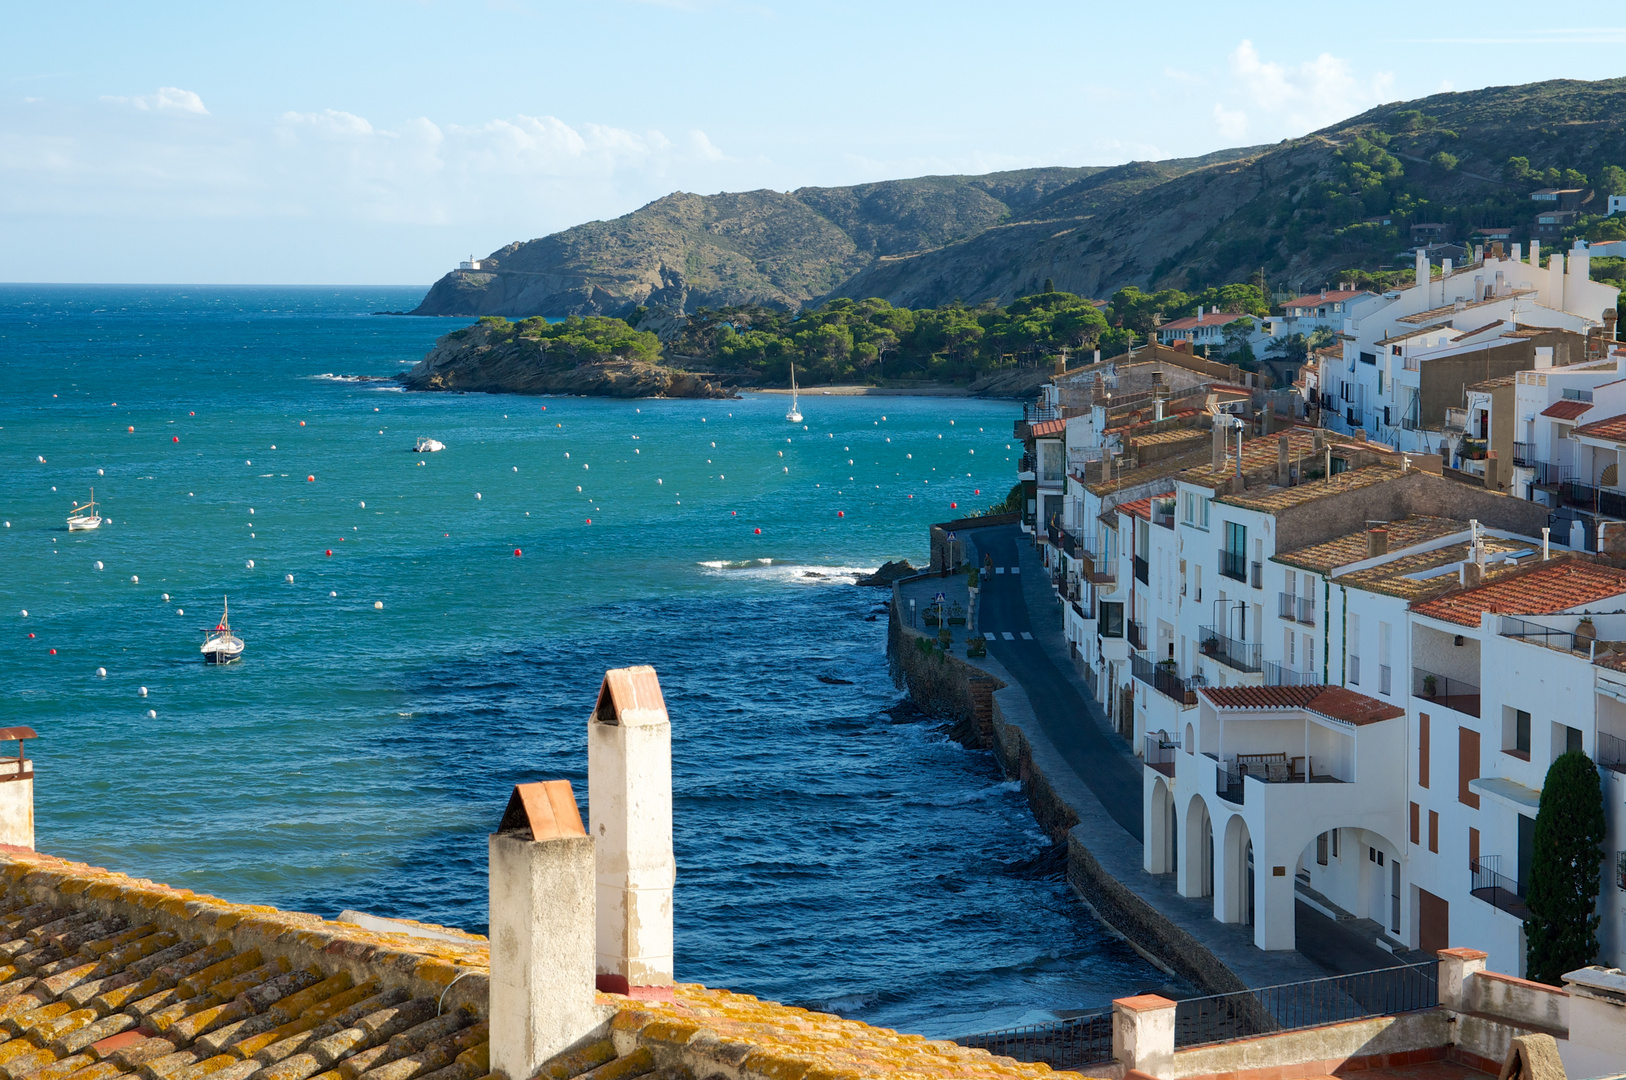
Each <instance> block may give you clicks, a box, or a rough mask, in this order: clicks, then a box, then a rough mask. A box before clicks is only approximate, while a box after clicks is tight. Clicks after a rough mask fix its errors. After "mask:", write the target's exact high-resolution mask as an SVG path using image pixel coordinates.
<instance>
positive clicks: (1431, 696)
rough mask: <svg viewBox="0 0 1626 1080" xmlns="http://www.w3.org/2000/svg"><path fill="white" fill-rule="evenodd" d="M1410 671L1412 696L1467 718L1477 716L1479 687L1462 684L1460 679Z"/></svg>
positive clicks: (1429, 672)
mask: <svg viewBox="0 0 1626 1080" xmlns="http://www.w3.org/2000/svg"><path fill="white" fill-rule="evenodd" d="M1411 670H1412V688H1411V692H1412V694H1413V695H1414V696H1416V697H1420V698H1426V699H1427V700H1429V701H1432V702H1434V703H1435V704H1436V705H1442V706H1444V707H1445V708H1447V709H1455V710H1457V712H1460V713H1467V714H1468V715H1469V716H1478V715H1479V687H1477V686H1475V685H1474V684H1473V683H1468V682H1463V681H1462V680H1461V679H1448V678H1446V677H1445V676H1444V675H1436V674H1435V673H1434V672H1432V671H1424V670H1423V669H1422V668H1412V669H1411Z"/></svg>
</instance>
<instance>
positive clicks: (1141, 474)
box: [1085, 449, 1209, 495]
mask: <svg viewBox="0 0 1626 1080" xmlns="http://www.w3.org/2000/svg"><path fill="white" fill-rule="evenodd" d="M1208 455H1209V451H1208V450H1207V449H1202V450H1192V451H1190V452H1188V453H1184V454H1176V455H1175V456H1173V457H1166V458H1162V459H1160V460H1158V461H1153V462H1149V463H1147V464H1145V465H1142V466H1140V467H1139V468H1136V469H1124V470H1123V471H1122V472H1119V471H1118V470H1116V469H1114V470H1113V472H1112V479H1111V480H1109V481H1107V482H1106V483H1104V484H1103V483H1102V482H1101V481H1100V479H1099V477H1100V475H1101V472H1100V470H1099V469H1092V470H1090V471H1091V473H1093V474H1094V475H1095V476H1096V477H1097V479H1096V480H1094V481H1093V482H1091V483H1088V484H1086V485H1085V486H1086V487H1088V488H1089V489H1090V492H1091V493H1092V494H1095V495H1111V494H1112V493H1113V492H1116V491H1123V490H1125V489H1126V488H1132V487H1136V486H1137V485H1140V484H1146V483H1150V482H1151V481H1153V480H1160V479H1162V478H1163V477H1166V476H1174V475H1175V474H1176V473H1181V472H1184V471H1186V470H1187V469H1190V468H1193V467H1195V466H1198V465H1202V464H1205V463H1206V462H1207V461H1208Z"/></svg>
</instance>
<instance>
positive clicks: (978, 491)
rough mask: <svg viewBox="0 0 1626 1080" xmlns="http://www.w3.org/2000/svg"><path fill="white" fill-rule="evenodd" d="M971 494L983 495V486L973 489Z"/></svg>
mask: <svg viewBox="0 0 1626 1080" xmlns="http://www.w3.org/2000/svg"><path fill="white" fill-rule="evenodd" d="M971 494H973V495H981V494H982V488H978V489H977V490H976V491H973V492H972V493H971Z"/></svg>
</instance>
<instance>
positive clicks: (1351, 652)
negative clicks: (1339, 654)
mask: <svg viewBox="0 0 1626 1080" xmlns="http://www.w3.org/2000/svg"><path fill="white" fill-rule="evenodd" d="M1344 634H1345V635H1346V636H1345V638H1344V656H1345V658H1346V659H1345V661H1344V669H1345V671H1347V672H1348V673H1349V685H1351V686H1359V685H1361V617H1360V616H1359V615H1353V614H1352V615H1350V616H1349V619H1348V622H1347V625H1346V627H1345V629H1344Z"/></svg>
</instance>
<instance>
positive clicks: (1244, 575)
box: [1219, 549, 1248, 581]
mask: <svg viewBox="0 0 1626 1080" xmlns="http://www.w3.org/2000/svg"><path fill="white" fill-rule="evenodd" d="M1219 572H1220V573H1221V574H1223V575H1224V576H1225V577H1228V578H1234V579H1236V580H1237V581H1247V580H1248V557H1247V555H1245V554H1243V553H1242V552H1240V551H1225V550H1223V549H1221V551H1220V553H1219Z"/></svg>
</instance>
